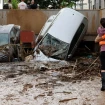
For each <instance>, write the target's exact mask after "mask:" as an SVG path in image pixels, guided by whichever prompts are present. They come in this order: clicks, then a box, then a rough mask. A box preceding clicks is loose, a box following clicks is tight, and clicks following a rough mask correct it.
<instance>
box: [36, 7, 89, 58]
mask: <svg viewBox="0 0 105 105" xmlns="http://www.w3.org/2000/svg"><path fill="white" fill-rule="evenodd" d="M87 28H88V19H87V18H86V17H85V16H84V15H83V14H81V13H79V12H78V11H75V10H73V9H70V8H63V9H61V10H60V11H59V12H58V14H57V15H56V16H55V17H54V19H53V21H52V22H51V24H50V25H49V27H48V28H47V29H46V32H45V34H44V35H43V36H42V37H41V35H40V37H41V38H40V37H39V39H40V41H39V40H38V42H39V43H38V49H40V51H41V52H42V53H43V54H44V55H45V56H47V57H51V58H54V59H59V60H70V59H71V58H72V57H73V54H74V52H75V51H76V49H77V47H78V45H79V43H80V41H81V40H82V39H83V37H84V35H85V34H86V31H87Z"/></svg>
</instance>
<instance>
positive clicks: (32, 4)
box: [30, 0, 37, 9]
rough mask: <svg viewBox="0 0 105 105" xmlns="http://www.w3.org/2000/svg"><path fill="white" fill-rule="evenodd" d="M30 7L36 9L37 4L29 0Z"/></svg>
mask: <svg viewBox="0 0 105 105" xmlns="http://www.w3.org/2000/svg"><path fill="white" fill-rule="evenodd" d="M30 9H37V4H36V3H35V1H34V0H32V1H31V4H30Z"/></svg>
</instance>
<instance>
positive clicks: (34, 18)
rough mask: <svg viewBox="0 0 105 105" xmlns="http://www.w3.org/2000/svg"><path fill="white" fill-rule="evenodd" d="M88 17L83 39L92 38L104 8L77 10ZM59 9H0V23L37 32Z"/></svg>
mask: <svg viewBox="0 0 105 105" xmlns="http://www.w3.org/2000/svg"><path fill="white" fill-rule="evenodd" d="M77 11H79V12H80V13H82V14H84V15H85V16H86V17H87V18H88V21H89V22H88V31H87V36H86V37H85V38H84V39H85V40H94V36H95V37H96V34H97V33H96V30H97V28H98V26H99V19H100V17H102V16H104V14H105V13H104V12H105V11H104V10H101V11H99V10H77ZM58 12H59V10H0V24H2V25H4V24H17V25H20V26H21V29H22V30H33V31H35V33H36V34H38V33H39V32H40V30H41V28H42V27H43V25H44V23H45V22H46V20H47V19H48V17H49V16H51V15H56V14H57V13H58Z"/></svg>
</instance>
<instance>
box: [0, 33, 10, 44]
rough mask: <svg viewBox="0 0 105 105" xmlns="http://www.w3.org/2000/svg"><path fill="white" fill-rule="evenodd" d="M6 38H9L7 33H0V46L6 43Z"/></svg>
mask: <svg viewBox="0 0 105 105" xmlns="http://www.w3.org/2000/svg"><path fill="white" fill-rule="evenodd" d="M8 39H9V38H8V34H7V33H0V46H2V45H6V44H8V43H9V40H8Z"/></svg>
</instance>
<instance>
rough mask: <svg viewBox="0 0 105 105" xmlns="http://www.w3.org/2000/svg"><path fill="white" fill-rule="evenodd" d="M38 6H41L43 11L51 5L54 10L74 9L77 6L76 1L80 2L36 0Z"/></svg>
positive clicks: (74, 0)
mask: <svg viewBox="0 0 105 105" xmlns="http://www.w3.org/2000/svg"><path fill="white" fill-rule="evenodd" d="M35 1H37V4H39V5H40V8H41V9H46V8H48V6H49V5H52V9H59V8H61V7H62V8H63V7H71V8H72V7H73V6H74V5H75V4H76V1H79V0H35Z"/></svg>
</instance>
